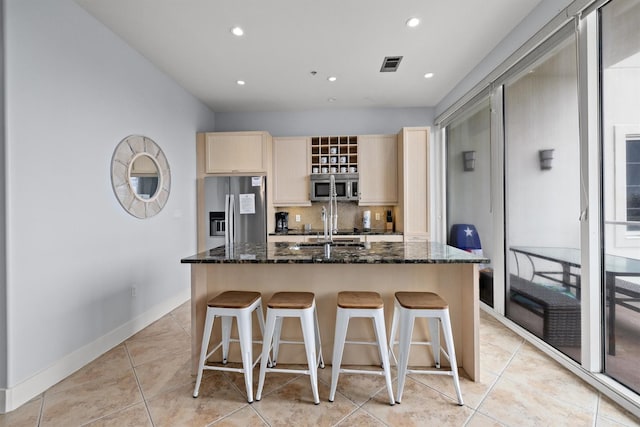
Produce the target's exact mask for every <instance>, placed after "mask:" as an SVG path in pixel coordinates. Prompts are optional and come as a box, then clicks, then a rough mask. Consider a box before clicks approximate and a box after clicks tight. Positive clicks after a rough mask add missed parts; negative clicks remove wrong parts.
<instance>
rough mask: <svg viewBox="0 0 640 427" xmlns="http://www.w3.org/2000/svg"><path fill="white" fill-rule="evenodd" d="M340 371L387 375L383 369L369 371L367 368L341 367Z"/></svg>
mask: <svg viewBox="0 0 640 427" xmlns="http://www.w3.org/2000/svg"><path fill="white" fill-rule="evenodd" d="M340 373H341V374H365V375H378V376H385V372H384V371H383V370H381V371H367V370H365V369H345V368H340Z"/></svg>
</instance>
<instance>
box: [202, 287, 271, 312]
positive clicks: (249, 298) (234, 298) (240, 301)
mask: <svg viewBox="0 0 640 427" xmlns="http://www.w3.org/2000/svg"><path fill="white" fill-rule="evenodd" d="M259 298H260V292H249V291H226V292H223V293H221V294H219V295H216V296H215V297H213V298H211V299H210V300H209V301H208V302H207V306H209V307H219V308H247V307H249V306H250V305H251V304H253V303H254V302H256V301H257V300H258V299H259Z"/></svg>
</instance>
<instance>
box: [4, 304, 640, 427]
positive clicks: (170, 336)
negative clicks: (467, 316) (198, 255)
mask: <svg viewBox="0 0 640 427" xmlns="http://www.w3.org/2000/svg"><path fill="white" fill-rule="evenodd" d="M189 309H190V308H189V304H188V303H187V304H184V305H182V306H180V307H178V308H177V309H176V310H174V311H173V312H171V313H170V314H168V315H166V316H164V317H163V318H162V319H160V320H158V321H157V322H155V323H154V324H152V325H150V326H149V327H147V328H146V329H144V330H143V331H141V332H139V333H138V334H136V335H135V336H133V337H131V338H130V339H128V340H127V341H125V342H124V343H123V344H121V345H119V346H117V347H115V348H114V349H112V350H111V351H109V352H108V353H106V354H104V355H103V356H101V357H100V358H98V359H97V360H95V361H94V362H92V363H90V364H89V365H87V366H85V367H84V368H82V369H80V370H79V371H78V372H76V373H74V374H73V375H71V376H69V377H68V378H66V379H64V380H63V381H61V382H60V383H58V384H56V385H55V386H53V387H51V388H50V389H49V390H47V391H46V392H44V393H43V394H42V395H40V396H38V397H37V398H34V399H33V400H31V401H30V402H28V403H26V404H25V405H23V406H22V407H20V408H18V409H16V410H15V411H13V412H11V413H9V414H5V415H0V427H4V426H12V427H14V426H28V427H32V426H65V427H66V426H85V425H87V426H208V425H216V426H268V425H270V426H280V425H282V426H296V427H297V426H334V425H338V426H445V425H446V426H473V427H475V426H563V425H565V426H583V425H584V426H640V420H639V419H638V418H635V417H634V416H633V415H631V414H630V413H628V412H626V411H625V410H623V409H621V408H620V407H618V406H617V405H615V404H614V403H613V402H612V401H611V400H609V399H608V398H606V397H604V396H603V395H601V394H600V393H599V392H597V391H596V390H594V389H593V388H592V387H590V386H589V385H587V384H586V383H584V382H583V381H581V380H580V379H578V378H577V377H575V376H574V375H572V374H571V373H569V372H568V371H567V370H566V369H564V368H562V367H561V366H560V365H558V364H557V363H556V362H554V361H553V360H551V359H550V358H548V357H547V356H545V355H544V354H543V353H541V352H540V351H538V350H537V349H535V348H534V347H533V346H531V345H529V344H527V343H525V342H524V341H523V339H522V338H520V337H519V336H517V335H516V334H514V333H513V332H511V331H510V330H508V329H507V328H505V327H504V326H502V325H501V324H500V323H499V322H497V321H496V320H495V319H493V318H492V317H491V316H489V315H487V314H484V313H483V314H482V315H481V322H480V352H481V370H482V378H481V381H479V382H476V383H474V382H471V381H469V380H467V379H464V378H463V379H462V384H461V385H462V393H463V396H464V399H465V405H464V406H463V407H460V406H458V405H457V404H456V402H455V393H454V390H453V385H452V384H451V379H450V378H449V377H439V376H424V375H422V376H412V377H411V378H410V379H408V380H407V384H406V388H405V392H404V397H403V401H402V404H399V405H395V406H390V405H389V404H388V401H387V400H386V399H387V395H386V389H385V386H384V379H383V378H382V377H376V376H362V375H342V376H341V377H340V382H339V386H338V393H337V395H336V398H335V401H334V402H333V403H330V402H328V401H327V398H328V394H329V383H330V378H331V369H330V367H327V368H326V369H324V370H320V371H319V372H320V375H319V376H320V384H319V388H320V399H321V403H320V405H318V406H316V405H313V403H312V396H311V389H310V386H309V381H308V377H306V376H297V375H283V374H270V375H269V376H267V381H266V384H265V390H264V392H263V398H262V400H261V401H260V402H254V403H253V404H250V405H249V404H247V402H246V398H245V395H244V382H243V379H242V376H241V375H240V374H232V373H219V372H211V371H209V372H206V373H205V378H204V379H203V383H202V387H201V389H200V397H199V398H197V399H194V398H193V397H191V394H192V392H193V384H194V378H193V377H191V375H190V369H189V361H190V358H189V342H190V336H189V334H190V324H189V322H190V315H189ZM256 377H257V375H256ZM256 382H257V381H256Z"/></svg>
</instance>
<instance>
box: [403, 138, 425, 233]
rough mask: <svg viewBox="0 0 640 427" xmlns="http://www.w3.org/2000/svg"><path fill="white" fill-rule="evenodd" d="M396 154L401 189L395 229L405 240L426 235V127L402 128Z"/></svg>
mask: <svg viewBox="0 0 640 427" xmlns="http://www.w3.org/2000/svg"><path fill="white" fill-rule="evenodd" d="M399 144H400V157H399V158H398V164H399V170H400V176H401V180H402V181H401V182H402V192H401V197H400V199H401V201H400V207H401V209H400V211H401V214H400V215H399V216H398V222H397V223H396V229H397V230H398V231H402V232H403V233H404V239H405V241H416V240H418V241H420V240H428V239H429V224H430V212H429V128H427V127H425V128H404V129H402V131H401V132H400V143H399Z"/></svg>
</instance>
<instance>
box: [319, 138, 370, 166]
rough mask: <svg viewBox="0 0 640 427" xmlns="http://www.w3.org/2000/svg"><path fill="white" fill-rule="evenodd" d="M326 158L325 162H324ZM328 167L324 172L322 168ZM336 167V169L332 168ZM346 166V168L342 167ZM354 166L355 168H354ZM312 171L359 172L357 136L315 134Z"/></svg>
mask: <svg viewBox="0 0 640 427" xmlns="http://www.w3.org/2000/svg"><path fill="white" fill-rule="evenodd" d="M323 159H324V162H323ZM323 167H325V168H327V169H326V171H324V172H323V170H322V168H323ZM332 167H335V168H336V169H335V171H333V172H332V171H331V168H332ZM342 167H346V170H345V169H341V168H342ZM352 168H354V169H352ZM310 172H311V173H357V172H358V137H357V136H314V137H312V138H311V171H310Z"/></svg>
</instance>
